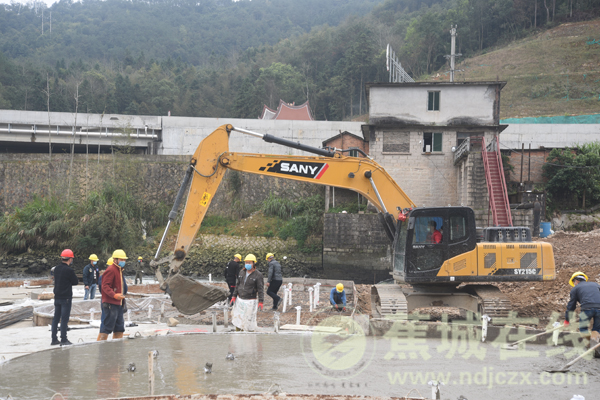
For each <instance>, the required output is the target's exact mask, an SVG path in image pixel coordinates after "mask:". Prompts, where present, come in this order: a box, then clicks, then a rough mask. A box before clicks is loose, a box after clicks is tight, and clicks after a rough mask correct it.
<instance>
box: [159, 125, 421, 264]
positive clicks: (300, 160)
mask: <svg viewBox="0 0 600 400" xmlns="http://www.w3.org/2000/svg"><path fill="white" fill-rule="evenodd" d="M234 130H236V131H241V132H243V133H246V132H248V131H245V130H241V129H236V128H234V127H232V126H231V125H224V126H221V127H219V129H217V130H216V131H214V132H213V133H211V134H210V135H209V136H207V137H206V138H205V139H204V140H203V141H202V142H201V143H200V145H199V146H198V149H197V150H196V152H195V153H194V156H193V157H192V160H191V162H190V166H189V168H188V174H190V175H191V178H190V181H191V184H190V188H189V193H188V198H187V202H186V205H185V209H184V214H183V218H182V221H181V227H180V229H179V234H178V236H177V241H176V244H175V251H174V256H175V259H174V260H173V261H172V262H171V268H172V269H173V270H174V271H177V270H178V269H179V267H180V266H181V264H182V263H183V260H184V258H185V255H186V254H187V251H188V249H189V247H190V245H191V243H192V241H193V240H194V237H195V236H196V234H197V233H198V229H199V228H200V224H201V223H202V220H203V218H204V216H205V215H206V211H207V210H208V207H209V206H210V203H211V201H212V199H213V197H214V194H215V192H216V191H217V189H218V187H219V184H220V183H221V180H222V179H223V176H224V174H225V170H227V169H232V170H236V171H241V172H249V173H253V174H260V175H267V176H274V177H278V178H284V179H291V180H296V181H302V182H310V183H315V184H318V185H327V186H335V187H338V188H344V189H351V190H354V191H355V192H358V193H360V194H361V195H363V196H364V197H366V198H367V199H368V200H369V201H370V202H371V203H372V204H373V205H375V207H377V209H378V210H379V211H380V212H382V213H383V214H384V215H388V216H391V217H392V218H393V220H394V221H395V220H396V219H397V218H398V216H399V215H400V214H402V212H403V210H404V209H406V208H413V207H415V204H414V203H413V202H412V200H410V198H409V197H408V196H407V195H406V193H404V191H403V190H402V189H401V188H400V187H399V186H398V185H397V184H396V182H394V180H393V179H392V177H390V175H389V174H388V173H387V172H386V171H385V170H384V169H383V168H382V167H381V166H380V165H379V164H377V163H376V162H375V161H373V160H370V159H368V158H357V157H345V156H341V155H340V154H339V153H326V150H322V149H316V148H310V147H309V146H304V145H299V144H295V145H296V146H295V147H298V146H301V147H300V148H301V149H302V150H311V149H312V150H315V151H316V150H318V151H319V152H321V154H330V156H325V155H319V156H285V155H270V154H268V155H264V154H252V153H232V152H229V151H228V150H229V134H230V133H231V132H232V131H234ZM252 134H254V133H252ZM255 135H259V134H255ZM284 145H286V144H284ZM288 145H289V144H288ZM186 176H187V175H186ZM184 185H185V179H184V183H183V184H182V189H183V188H184ZM177 206H178V205H177ZM173 212H174V213H176V209H174V211H172V213H173ZM390 225H392V226H393V224H390ZM157 255H158V254H157Z"/></svg>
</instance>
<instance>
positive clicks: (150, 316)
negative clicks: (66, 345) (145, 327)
mask: <svg viewBox="0 0 600 400" xmlns="http://www.w3.org/2000/svg"><path fill="white" fill-rule="evenodd" d="M153 308H154V306H153V305H152V304H150V305H149V306H148V319H152V309H153Z"/></svg>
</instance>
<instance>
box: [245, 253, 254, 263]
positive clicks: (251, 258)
mask: <svg viewBox="0 0 600 400" xmlns="http://www.w3.org/2000/svg"><path fill="white" fill-rule="evenodd" d="M244 261H254V262H256V257H254V254H248V255H247V256H246V258H244Z"/></svg>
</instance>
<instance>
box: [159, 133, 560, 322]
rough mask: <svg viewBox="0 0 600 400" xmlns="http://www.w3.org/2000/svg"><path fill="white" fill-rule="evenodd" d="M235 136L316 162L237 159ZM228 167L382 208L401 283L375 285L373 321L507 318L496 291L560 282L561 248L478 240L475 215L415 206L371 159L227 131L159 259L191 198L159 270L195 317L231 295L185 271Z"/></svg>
mask: <svg viewBox="0 0 600 400" xmlns="http://www.w3.org/2000/svg"><path fill="white" fill-rule="evenodd" d="M233 131H236V132H240V133H243V134H248V135H252V136H255V137H257V138H261V139H262V140H264V141H266V142H269V143H277V144H280V145H283V146H287V147H291V148H295V149H299V150H302V151H305V152H309V153H313V154H316V156H289V155H268V154H250V153H237V152H229V135H230V133H231V132H233ZM227 169H231V170H236V171H242V172H249V173H253V174H261V175H267V176H274V177H278V178H285V179H292V180H298V181H303V182H312V183H316V184H319V185H328V186H335V187H339V188H345V189H351V190H354V191H355V192H358V193H360V194H361V195H362V196H364V197H366V198H367V199H368V200H369V201H370V202H371V203H372V204H373V205H374V206H375V207H376V208H377V209H378V210H379V215H380V220H381V222H382V224H383V227H384V229H385V231H386V233H387V234H388V236H389V238H390V240H391V241H393V250H394V251H393V271H392V276H393V278H394V281H395V282H396V284H379V285H375V286H373V288H372V296H371V297H372V313H373V317H385V316H388V315H391V314H399V315H405V314H406V313H408V312H410V311H412V310H414V309H417V308H421V307H435V306H444V307H457V308H460V309H463V310H470V311H473V312H477V313H481V314H482V315H483V314H487V315H488V316H490V317H503V316H508V313H509V311H510V302H509V301H508V299H507V298H506V297H505V296H504V295H503V294H502V293H501V292H500V290H499V289H498V288H497V287H496V286H493V285H491V283H495V282H514V281H542V280H553V279H554V278H555V265H554V254H553V251H552V246H551V245H550V244H549V243H542V242H532V241H531V236H530V234H529V229H528V228H488V230H487V231H486V232H485V235H484V236H485V239H486V241H483V242H478V241H477V232H476V229H475V214H474V212H473V210H472V209H470V208H468V207H422V208H416V206H415V204H414V203H413V202H412V200H411V199H410V198H409V197H408V196H407V195H406V193H404V191H403V190H402V189H401V188H400V187H399V186H398V185H397V184H396V182H394V180H393V179H392V178H391V177H390V175H389V174H388V173H387V172H386V171H385V170H384V169H383V167H381V166H380V165H379V164H377V163H376V162H375V161H373V160H371V159H370V158H368V157H364V158H363V157H361V158H359V157H347V156H344V155H342V154H340V152H339V151H331V150H328V149H319V148H315V147H311V146H307V145H303V144H300V143H297V142H292V141H290V140H286V139H282V138H278V137H275V136H273V135H269V134H260V133H256V132H251V131H248V130H245V129H239V128H234V127H233V126H231V125H223V126H221V127H219V128H218V129H217V130H216V131H214V132H213V133H211V134H210V135H209V136H207V137H206V138H205V139H204V140H203V141H202V142H201V143H200V145H199V146H198V149H197V150H196V152H195V153H194V156H193V157H192V159H191V161H190V165H189V168H188V170H187V172H186V174H185V177H184V179H183V181H182V184H181V187H180V190H179V193H178V194H177V198H176V200H175V204H174V206H173V209H172V210H171V212H170V213H169V223H168V225H167V228H166V229H165V233H164V235H163V238H162V240H161V242H160V245H159V248H158V250H157V253H156V257H155V260H157V259H158V256H159V254H160V251H161V248H162V245H163V243H164V240H165V237H166V234H167V231H168V230H169V226H170V225H171V223H172V222H173V220H174V219H175V218H176V216H177V210H178V208H179V205H180V203H181V201H182V199H183V197H184V196H185V194H186V193H187V202H186V205H185V210H184V213H183V217H182V221H181V227H180V229H179V234H178V236H177V241H176V243H175V249H174V252H173V256H172V257H170V258H167V259H165V260H162V262H166V261H170V269H169V277H168V279H167V280H163V277H162V275H161V273H160V269H159V268H157V269H156V271H157V278H158V280H159V282H160V283H161V287H162V288H163V290H166V291H167V292H168V293H169V294H170V295H171V298H172V300H173V303H174V305H175V306H176V307H177V308H178V309H179V310H180V311H181V312H183V313H186V314H192V313H195V312H198V311H201V310H202V309H205V308H207V307H209V306H211V305H212V304H214V303H216V302H217V301H220V300H223V299H224V298H225V297H226V296H227V291H225V290H224V289H223V290H219V289H216V288H215V287H214V286H209V285H203V284H201V283H198V282H195V281H192V280H190V279H188V278H184V277H182V276H181V275H180V274H179V273H178V270H179V268H180V266H181V264H182V263H183V262H184V259H185V256H186V254H187V252H188V250H189V247H190V245H191V243H192V241H193V240H194V237H195V236H196V233H197V232H198V229H199V228H200V224H201V223H202V220H203V218H204V215H205V214H206V211H207V210H208V207H209V206H210V203H211V200H212V199H213V196H214V194H215V192H216V191H217V188H218V187H219V184H220V183H221V180H222V179H223V175H224V174H225V171H226V170H227ZM159 263H160V262H159ZM154 265H156V263H155V264H154ZM471 282H472V283H471ZM475 282H477V284H475ZM465 283H467V284H465ZM399 284H403V285H399ZM406 284H410V285H406Z"/></svg>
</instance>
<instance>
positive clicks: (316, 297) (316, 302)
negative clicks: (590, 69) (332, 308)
mask: <svg viewBox="0 0 600 400" xmlns="http://www.w3.org/2000/svg"><path fill="white" fill-rule="evenodd" d="M320 293H321V282H317V283H315V308H317V306H318V305H319V294H320Z"/></svg>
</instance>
